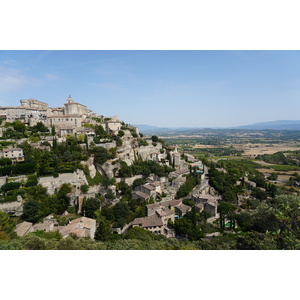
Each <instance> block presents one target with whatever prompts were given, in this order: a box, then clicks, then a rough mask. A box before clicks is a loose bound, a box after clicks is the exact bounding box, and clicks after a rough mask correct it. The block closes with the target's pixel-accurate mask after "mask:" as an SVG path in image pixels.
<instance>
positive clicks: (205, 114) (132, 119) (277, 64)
mask: <svg viewBox="0 0 300 300" xmlns="http://www.w3.org/2000/svg"><path fill="white" fill-rule="evenodd" d="M69 94H71V96H72V97H73V99H74V100H75V101H77V102H79V103H82V104H84V105H87V106H88V108H90V109H92V110H93V111H95V112H97V113H99V114H102V115H105V116H113V115H118V116H119V117H120V119H121V120H123V121H125V122H126V123H131V124H148V125H155V126H172V127H219V126H220V127H223V126H224V127H225V126H237V125H247V124H251V123H255V122H263V121H273V120H298V119H300V118H299V111H300V101H299V100H300V52H299V51H174V50H173V51H0V105H2V106H8V105H20V104H19V100H20V99H28V98H35V99H37V100H40V101H44V102H47V103H48V104H49V105H50V106H53V107H55V106H63V103H65V100H66V98H67V97H68V96H69Z"/></svg>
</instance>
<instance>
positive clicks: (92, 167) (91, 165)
mask: <svg viewBox="0 0 300 300" xmlns="http://www.w3.org/2000/svg"><path fill="white" fill-rule="evenodd" d="M80 163H81V164H82V165H83V166H87V167H88V169H89V172H90V176H91V177H92V178H94V177H95V176H96V172H97V170H96V167H95V165H94V157H90V158H89V159H88V160H87V161H81V162H80Z"/></svg>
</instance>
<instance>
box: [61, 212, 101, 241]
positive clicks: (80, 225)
mask: <svg viewBox="0 0 300 300" xmlns="http://www.w3.org/2000/svg"><path fill="white" fill-rule="evenodd" d="M59 232H60V233H61V234H62V236H63V237H64V238H66V237H68V236H69V235H70V234H74V235H76V236H77V237H90V238H91V239H94V237H95V232H96V220H94V219H91V218H87V217H81V218H78V219H74V220H72V221H71V222H70V223H69V224H68V225H67V226H65V227H63V228H61V229H60V230H59Z"/></svg>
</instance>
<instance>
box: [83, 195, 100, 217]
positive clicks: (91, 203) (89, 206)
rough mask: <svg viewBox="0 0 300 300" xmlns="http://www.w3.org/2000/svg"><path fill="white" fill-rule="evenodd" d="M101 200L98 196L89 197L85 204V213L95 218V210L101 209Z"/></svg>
mask: <svg viewBox="0 0 300 300" xmlns="http://www.w3.org/2000/svg"><path fill="white" fill-rule="evenodd" d="M99 207H100V200H99V199H97V198H89V199H87V200H86V201H85V203H84V204H83V213H84V215H85V216H86V217H88V218H94V212H95V211H96V210H97V209H99Z"/></svg>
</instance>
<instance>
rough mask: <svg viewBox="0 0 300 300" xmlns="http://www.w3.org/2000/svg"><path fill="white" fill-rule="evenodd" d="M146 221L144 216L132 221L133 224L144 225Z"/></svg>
mask: <svg viewBox="0 0 300 300" xmlns="http://www.w3.org/2000/svg"><path fill="white" fill-rule="evenodd" d="M143 222H144V218H135V219H134V220H133V221H132V225H142V224H143Z"/></svg>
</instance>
